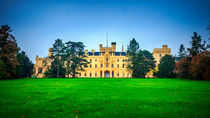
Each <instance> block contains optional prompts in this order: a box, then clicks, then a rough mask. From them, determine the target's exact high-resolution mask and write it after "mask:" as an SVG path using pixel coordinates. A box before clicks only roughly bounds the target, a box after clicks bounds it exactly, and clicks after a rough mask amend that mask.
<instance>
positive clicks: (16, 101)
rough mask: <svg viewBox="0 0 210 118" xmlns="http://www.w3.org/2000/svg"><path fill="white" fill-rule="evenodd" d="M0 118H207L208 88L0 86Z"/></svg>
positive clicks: (176, 82) (195, 84)
mask: <svg viewBox="0 0 210 118" xmlns="http://www.w3.org/2000/svg"><path fill="white" fill-rule="evenodd" d="M0 117H2V118H5V117H17V118H20V117H25V118H27V117H34V118H40V117H70V118H73V117H78V118H81V117H82V118H92V117H99V118H103V117H104V118H110V117H112V118H119V117H126V118H127V117H131V118H133V117H134V118H139V117H146V118H147V117H170V118H173V117H185V118H186V117H192V118H195V117H197V118H200V117H203V118H206V117H210V82H208V81H191V80H180V79H116V78H112V79H110V78H107V79H97V78H93V79H87V78H80V79H18V80H1V81H0Z"/></svg>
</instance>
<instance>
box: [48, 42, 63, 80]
mask: <svg viewBox="0 0 210 118" xmlns="http://www.w3.org/2000/svg"><path fill="white" fill-rule="evenodd" d="M64 47H65V45H64V43H63V42H62V40H61V39H56V40H55V43H54V44H53V47H52V53H53V55H52V57H50V58H53V59H56V61H54V64H55V65H54V66H53V68H54V67H55V68H57V74H56V77H57V78H59V77H60V75H59V73H60V72H59V71H60V67H61V66H63V65H64V60H63V54H64Z"/></svg>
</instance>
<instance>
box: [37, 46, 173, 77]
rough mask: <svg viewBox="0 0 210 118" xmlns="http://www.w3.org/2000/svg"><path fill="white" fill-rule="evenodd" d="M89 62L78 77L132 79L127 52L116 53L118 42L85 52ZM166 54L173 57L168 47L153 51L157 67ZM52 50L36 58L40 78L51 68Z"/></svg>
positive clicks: (150, 74) (150, 73)
mask: <svg viewBox="0 0 210 118" xmlns="http://www.w3.org/2000/svg"><path fill="white" fill-rule="evenodd" d="M85 54H86V55H87V58H86V59H87V61H89V62H90V64H89V65H88V67H86V68H84V69H85V71H81V72H79V73H80V74H78V75H77V77H113V78H130V77H132V72H131V71H130V70H128V69H127V68H126V62H125V60H126V59H128V57H127V56H126V52H125V51H124V48H123V46H122V51H120V52H117V51H116V42H112V43H111V47H108V45H107V46H106V47H103V45H102V44H100V45H99V52H96V51H95V50H91V51H88V50H85ZM166 54H168V55H171V49H170V48H168V47H167V45H163V46H162V48H155V49H153V57H154V58H155V61H156V66H157V65H158V64H159V61H160V59H161V57H163V56H165V55H166ZM50 56H51V49H50V48H49V53H48V57H45V58H39V56H36V60H35V64H34V70H35V75H36V76H37V77H38V78H42V77H44V72H45V71H46V70H47V69H49V68H50V66H51V61H52V60H51V59H50V58H49V57H50ZM146 77H149V78H152V77H153V71H151V72H149V73H148V74H147V75H146Z"/></svg>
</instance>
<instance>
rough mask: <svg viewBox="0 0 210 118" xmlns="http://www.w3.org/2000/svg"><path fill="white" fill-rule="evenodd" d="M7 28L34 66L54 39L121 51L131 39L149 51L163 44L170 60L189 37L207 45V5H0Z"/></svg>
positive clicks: (139, 0)
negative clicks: (112, 47) (114, 46)
mask: <svg viewBox="0 0 210 118" xmlns="http://www.w3.org/2000/svg"><path fill="white" fill-rule="evenodd" d="M4 24H7V25H9V26H10V27H11V28H12V30H13V32H12V34H13V35H14V36H15V37H16V40H17V43H18V46H19V47H20V48H21V49H22V50H23V51H25V52H26V54H27V55H28V56H29V58H30V59H31V60H32V61H33V62H35V56H36V55H39V56H40V57H45V56H47V55H48V48H51V47H52V44H53V43H54V42H55V39H57V38H60V39H62V41H63V42H67V41H77V42H79V41H80V42H83V43H84V45H85V46H86V47H85V49H88V50H89V51H90V50H92V49H95V50H96V51H99V44H103V46H106V42H107V40H106V39H107V34H108V44H109V46H110V45H111V44H110V43H111V42H116V43H117V51H121V50H122V45H124V47H125V49H126V48H127V45H128V44H129V42H130V40H132V38H135V39H136V40H137V41H138V42H139V45H140V48H141V49H142V50H149V51H150V52H152V50H153V49H154V48H161V47H162V45H164V44H167V45H168V47H169V48H171V50H172V54H173V55H175V54H177V52H178V49H179V46H180V44H184V46H185V47H189V46H190V43H189V42H190V41H191V36H192V35H193V32H197V33H198V34H200V35H201V36H202V39H203V40H206V41H207V43H208V44H209V43H210V41H209V40H208V38H209V33H208V32H209V31H207V30H206V28H207V27H208V25H210V0H0V25H4Z"/></svg>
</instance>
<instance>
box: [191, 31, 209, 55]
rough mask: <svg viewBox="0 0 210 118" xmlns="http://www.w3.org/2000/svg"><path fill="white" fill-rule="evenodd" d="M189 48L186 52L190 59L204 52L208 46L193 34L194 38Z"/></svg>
mask: <svg viewBox="0 0 210 118" xmlns="http://www.w3.org/2000/svg"><path fill="white" fill-rule="evenodd" d="M190 44H191V47H190V48H188V49H187V50H188V51H189V54H190V56H191V57H193V56H195V55H197V54H199V53H201V52H203V51H206V50H207V48H208V46H206V41H203V42H202V39H201V36H200V35H198V34H197V33H196V32H194V36H192V41H191V42H190Z"/></svg>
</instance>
